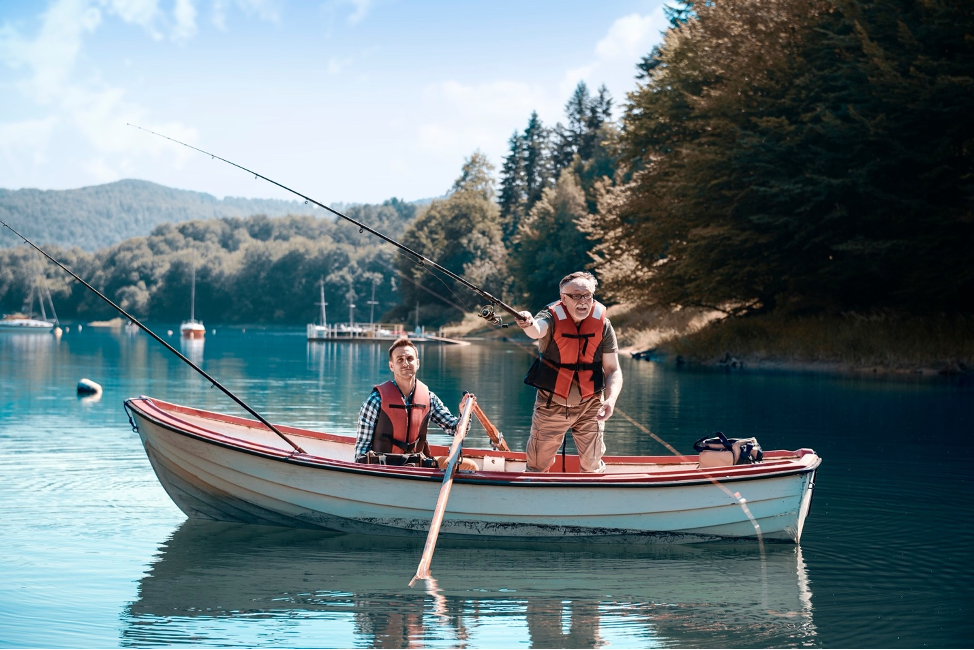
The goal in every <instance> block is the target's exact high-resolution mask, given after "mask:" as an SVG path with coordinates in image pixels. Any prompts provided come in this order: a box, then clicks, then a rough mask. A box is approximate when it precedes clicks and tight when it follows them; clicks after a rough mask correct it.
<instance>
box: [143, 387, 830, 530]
mask: <svg viewBox="0 0 974 650" xmlns="http://www.w3.org/2000/svg"><path fill="white" fill-rule="evenodd" d="M127 405H128V406H129V409H130V411H131V413H132V414H133V416H134V421H135V423H136V425H137V429H138V431H139V434H140V436H141V438H142V442H143V444H144V445H145V449H146V453H147V454H148V457H149V460H150V461H151V463H152V466H153V468H154V469H155V471H156V474H157V475H158V477H159V480H160V481H161V482H162V484H163V486H164V487H165V489H166V491H167V492H168V493H169V495H170V497H171V498H172V499H173V501H174V502H175V503H176V504H177V505H178V506H179V507H180V509H182V510H183V512H185V513H186V514H187V515H188V516H190V517H201V518H206V519H215V520H223V521H236V522H246V523H255V524H269V525H278V526H292V527H302V528H323V529H329V530H336V531H341V532H348V533H365V534H379V535H422V536H425V535H426V532H427V530H428V528H429V522H430V518H431V515H432V511H433V506H434V505H435V503H436V500H437V495H438V493H439V488H440V484H441V482H442V477H443V473H442V471H441V470H436V469H420V468H401V467H395V468H393V467H386V466H369V465H360V464H356V463H354V462H351V461H352V458H351V453H352V452H351V450H352V443H353V442H354V441H353V440H352V439H351V438H343V437H339V436H330V435H328V434H317V436H318V437H314V435H313V432H302V431H300V430H294V429H287V428H284V429H282V430H283V431H285V432H286V433H287V434H288V435H289V437H292V438H293V439H294V440H295V441H297V442H298V443H299V444H300V446H302V448H304V449H305V450H306V451H307V452H308V453H306V454H295V453H292V451H293V450H291V449H290V448H289V447H288V446H287V445H286V443H284V441H282V440H280V439H279V438H277V440H276V442H275V440H274V438H276V436H274V434H272V433H270V432H268V431H266V430H261V429H259V428H257V427H258V426H259V425H258V424H257V423H253V424H250V425H249V426H243V425H242V424H240V423H245V422H247V421H245V420H240V419H234V422H228V421H226V420H220V419H209V418H207V417H206V416H204V415H201V414H204V413H205V412H201V411H193V410H191V409H184V410H185V411H186V412H185V413H179V412H174V411H172V410H171V409H170V408H169V407H170V406H171V405H166V404H165V403H160V402H157V401H155V400H147V399H140V400H129V402H127ZM176 408H180V407H176ZM211 415H213V416H214V417H215V418H226V417H228V416H219V415H218V414H211ZM269 433H270V436H271V437H270V438H268V435H267V434H269ZM303 434H308V435H303ZM312 443H313V444H312ZM312 449H314V451H312ZM805 451H808V453H804V454H802V455H797V454H798V453H799V452H791V453H793V454H796V456H795V457H794V459H793V460H789V461H780V462H777V464H778V465H779V467H777V469H772V467H773V465H771V464H769V465H768V466H767V469H765V468H760V470H759V471H755V469H754V468H759V466H757V465H754V466H737V467H729V468H718V469H710V470H706V472H709V473H704V471H702V470H698V469H696V468H695V463H693V462H677V463H672V462H671V463H670V464H669V466H667V467H662V468H661V469H660V471H658V472H656V473H655V474H654V473H653V472H652V471H649V469H651V467H650V466H649V465H646V464H645V463H644V466H640V468H639V471H634V472H626V471H624V470H625V467H624V466H631V465H632V463H631V461H632V460H633V459H623V461H622V462H620V463H615V464H616V465H619V467H613V465H614V463H613V459H611V458H608V459H606V460H607V463H608V464H609V467H610V472H613V473H609V474H606V475H584V474H527V473H524V472H522V471H505V472H497V471H480V472H476V473H470V474H460V475H458V476H457V478H456V480H455V483H454V486H453V492H452V493H451V496H450V501H449V505H448V509H447V513H446V516H445V518H444V521H443V525H442V532H441V534H442V535H445V536H460V537H489V538H504V539H510V540H522V539H537V538H539V537H543V538H548V539H551V540H553V541H554V540H559V541H570V540H578V541H588V542H592V541H597V542H622V543H632V542H667V541H675V542H689V541H705V540H711V539H715V538H726V537H731V538H739V537H756V536H757V535H758V531H760V534H761V536H762V537H763V538H764V539H777V540H785V541H793V542H797V541H798V540H799V539H800V537H801V531H802V525H803V522H804V519H805V517H806V516H807V514H808V508H809V504H810V501H811V495H812V487H813V481H814V475H815V470H816V469H817V467H818V465H819V463H820V459H819V458H818V457H817V456H816V455H815V454H814V453H811V452H810V450H805ZM434 453H437V451H436V450H435V449H434ZM771 453H772V454H773V453H788V452H771ZM478 454H480V456H478ZM484 456H495V457H496V456H501V457H503V458H504V459H505V460H506V464H507V466H508V468H514V469H515V470H518V469H520V468H522V467H523V454H517V453H513V452H493V451H488V450H467V451H466V452H465V457H468V458H471V459H472V460H474V461H475V462H477V461H478V460H479V461H480V462H478V464H479V465H482V464H483V463H484V458H483V457H484ZM570 458H571V457H570ZM680 458H681V459H694V458H695V457H680ZM575 462H576V463H577V459H576V460H575ZM647 468H648V469H647ZM620 469H622V470H623V471H613V470H620ZM735 494H736V495H739V496H735ZM741 498H743V499H744V506H742V503H741V500H740V499H741ZM749 515H750V516H749ZM752 517H753V520H752ZM755 524H757V526H758V527H756V526H755Z"/></svg>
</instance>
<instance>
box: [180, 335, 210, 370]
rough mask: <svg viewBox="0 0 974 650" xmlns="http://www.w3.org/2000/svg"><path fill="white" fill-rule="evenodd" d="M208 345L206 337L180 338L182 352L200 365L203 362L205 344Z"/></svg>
mask: <svg viewBox="0 0 974 650" xmlns="http://www.w3.org/2000/svg"><path fill="white" fill-rule="evenodd" d="M204 345H206V339H202V338H198V339H188V338H180V339H179V351H180V352H182V354H183V356H184V357H186V358H187V359H189V360H190V361H192V362H193V363H195V364H196V365H200V364H201V363H203V346H204Z"/></svg>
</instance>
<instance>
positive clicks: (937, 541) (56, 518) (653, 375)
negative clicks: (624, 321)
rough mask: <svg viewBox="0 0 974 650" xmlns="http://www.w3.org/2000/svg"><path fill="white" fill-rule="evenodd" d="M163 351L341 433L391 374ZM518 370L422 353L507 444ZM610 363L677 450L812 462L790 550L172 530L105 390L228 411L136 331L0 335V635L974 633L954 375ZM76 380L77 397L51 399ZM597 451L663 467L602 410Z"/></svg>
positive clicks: (262, 403) (379, 365)
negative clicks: (417, 575) (803, 456)
mask: <svg viewBox="0 0 974 650" xmlns="http://www.w3.org/2000/svg"><path fill="white" fill-rule="evenodd" d="M160 329H162V330H164V329H166V327H165V326H161V327H160ZM173 329H176V328H173ZM170 340H171V341H172V342H173V344H174V345H176V346H177V347H178V346H179V343H178V340H177V338H175V337H173V338H172V339H170ZM186 353H187V356H191V357H192V358H194V359H199V360H200V362H201V363H202V365H203V367H204V369H205V370H207V372H209V373H210V374H212V375H213V376H214V377H216V378H217V379H218V380H220V381H222V382H223V383H224V384H225V385H226V386H227V387H228V388H229V389H230V390H232V391H234V392H235V393H236V394H238V395H239V396H240V397H241V398H243V399H244V400H245V401H247V402H248V403H249V404H251V406H253V407H254V408H256V409H257V410H258V411H259V412H260V413H261V414H262V415H264V416H265V417H267V418H268V419H270V420H272V421H275V422H282V423H287V424H292V425H297V426H305V427H310V428H315V429H322V430H326V431H331V432H335V433H343V434H353V433H354V426H355V419H356V415H357V410H358V407H359V405H360V404H361V402H362V400H363V399H364V398H365V396H366V394H367V393H368V391H369V389H370V388H371V386H372V385H373V384H375V383H377V382H378V381H380V380H382V379H384V378H386V377H387V376H388V374H389V373H388V366H387V364H386V359H387V356H386V352H385V348H384V347H379V346H375V345H347V344H346V345H340V344H333V343H328V344H320V343H319V344H308V343H307V342H306V341H305V340H304V332H303V330H301V331H298V330H255V329H247V330H246V331H242V330H241V329H239V328H237V329H218V330H217V332H216V334H215V335H213V334H210V335H208V336H207V339H206V341H205V344H204V346H203V347H202V348H192V349H189V348H187V349H186ZM529 362H530V358H529V356H528V351H527V350H526V349H525V347H523V346H518V345H515V344H514V343H511V342H492V343H485V342H484V343H478V344H475V345H472V346H469V347H454V346H443V347H440V346H433V345H429V346H427V347H426V348H425V349H424V350H423V351H422V368H421V370H420V376H421V378H422V379H424V381H426V382H427V383H428V384H430V386H431V387H432V389H433V390H434V391H436V392H437V393H438V394H439V395H440V396H441V397H442V398H443V399H444V401H445V402H446V403H447V404H450V405H455V404H457V403H458V401H459V398H460V395H461V392H462V391H463V390H470V391H473V392H474V393H475V394H476V395H477V397H478V401H479V402H480V404H481V405H482V406H483V408H484V410H485V411H486V412H487V414H488V415H489V416H490V418H491V419H492V420H493V421H494V422H495V423H496V424H497V425H498V426H499V427H500V428H501V430H502V431H503V432H504V433H505V436H506V437H507V439H508V441H509V442H510V444H511V446H512V448H514V449H523V448H524V442H525V440H526V439H527V434H528V429H529V426H530V413H531V404H532V401H533V395H532V393H531V390H530V389H529V388H528V387H526V386H524V385H523V384H522V383H521V379H522V377H523V375H524V372H525V370H526V368H527V366H528V364H529ZM622 367H623V371H624V373H625V379H626V384H625V388H624V390H623V396H622V398H621V399H620V401H619V407H620V409H621V410H622V411H624V412H625V413H627V414H629V415H630V416H632V417H633V418H634V419H635V420H636V421H638V422H640V423H641V424H642V425H644V427H646V428H647V429H648V430H650V431H652V432H653V433H655V434H657V435H658V436H660V437H661V438H663V439H664V440H666V441H667V442H669V443H671V444H672V445H674V446H675V447H677V448H678V449H680V450H681V451H683V452H690V450H691V448H692V443H693V441H694V440H696V439H697V438H699V437H701V436H703V435H705V434H708V433H710V432H712V431H715V430H722V431H724V432H725V433H727V434H728V435H733V436H738V437H740V436H751V435H754V436H757V438H758V440H759V441H760V442H761V444H762V446H763V447H764V448H765V449H796V448H799V447H812V448H814V449H815V450H816V451H817V452H818V453H819V454H820V455H821V456H822V457H823V459H824V461H823V465H822V467H821V469H820V471H819V474H818V478H817V482H816V496H815V500H814V502H813V505H812V510H811V514H810V515H809V518H808V520H807V522H806V525H805V532H804V536H803V538H802V542H801V545H800V546H794V545H784V544H767V545H765V547H764V552H761V549H759V547H758V545H757V543H729V544H728V543H718V544H700V545H669V546H657V547H653V546H649V547H623V548H613V549H605V548H601V547H586V546H579V545H567V546H557V545H551V544H544V543H538V544H535V545H511V544H506V545H503V546H498V545H491V544H486V543H477V544H469V543H466V544H465V543H457V542H453V543H451V542H447V541H444V542H441V545H440V546H438V548H437V551H436V555H435V556H434V558H433V566H432V573H433V575H434V576H435V578H436V584H435V585H432V584H431V585H428V586H425V587H422V586H420V587H417V588H412V589H411V588H409V587H408V586H407V583H408V582H409V579H410V578H411V577H412V575H413V572H414V571H415V568H416V564H417V562H418V560H419V557H420V555H421V553H422V542H421V541H420V542H415V541H408V540H388V539H369V538H360V537H356V536H346V535H331V534H328V533H322V532H312V531H301V530H290V529H280V528H273V527H262V526H248V525H235V524H219V523H207V522H199V521H189V520H187V519H186V517H185V516H184V515H183V514H182V513H181V512H180V511H179V510H178V509H177V508H176V506H175V505H173V503H172V502H171V501H170V500H169V498H168V496H167V495H166V494H165V492H164V491H163V489H162V487H161V486H160V485H159V483H158V481H157V480H156V478H155V475H154V474H153V472H152V469H151V467H150V465H149V462H148V460H147V459H146V456H145V453H144V451H143V449H142V445H141V443H140V441H139V437H138V435H137V434H136V433H134V432H133V431H132V429H131V427H130V426H129V423H128V421H127V419H126V416H125V414H124V412H123V410H122V401H123V400H124V399H125V398H127V397H132V396H137V395H141V394H145V395H151V396H154V397H158V398H162V399H165V400H169V401H173V402H178V403H185V404H189V405H193V406H199V407H204V408H208V409H213V410H222V411H226V412H231V413H240V411H239V409H237V407H236V405H234V404H233V403H232V402H231V401H230V400H228V399H227V398H226V397H225V396H224V395H223V394H222V393H220V392H219V391H218V390H215V389H213V388H210V387H208V386H207V385H206V384H205V382H204V380H203V379H202V378H201V377H199V376H198V375H196V374H195V373H194V372H193V371H192V370H191V369H190V368H188V367H187V366H185V365H184V364H182V362H180V361H179V360H178V359H176V358H175V356H174V355H172V354H171V353H169V352H167V351H166V350H165V349H164V348H162V346H160V345H159V344H158V343H156V342H155V341H152V340H151V339H149V338H148V337H147V336H146V335H145V334H143V333H139V334H134V335H130V334H125V333H123V332H110V331H106V330H95V329H91V328H85V329H84V330H83V331H82V332H80V333H79V332H77V331H76V328H72V329H71V331H70V332H68V333H66V334H65V335H64V336H63V337H62V338H61V339H60V341H56V340H55V339H54V338H53V337H51V336H48V335H37V334H10V333H2V334H0V494H2V498H0V524H2V525H0V576H2V580H0V646H3V647H81V648H85V647H113V646H133V647H145V646H155V645H160V646H179V645H194V646H258V645H259V646H266V647H273V646H285V647H312V646H313V647H406V646H411V647H433V648H446V647H461V646H462V647H468V648H492V647H508V648H509V647H525V648H562V647H578V648H588V647H605V646H612V647H640V648H641V647H700V646H707V647H769V646H775V647H805V646H808V647H965V646H970V645H971V644H972V643H974V611H972V604H974V561H972V560H974V558H972V549H974V541H972V539H974V537H972V532H974V523H972V522H974V487H972V481H971V475H972V470H971V463H970V461H969V458H970V457H971V451H970V450H968V449H967V448H966V444H967V443H968V442H969V440H970V439H971V437H972V436H971V434H972V433H974V385H972V383H971V382H969V381H966V382H965V381H960V380H947V379H933V380H931V379H920V378H916V379H913V378H909V379H898V380H889V379H886V380H882V379H874V378H871V377H870V378H848V377H846V378H840V377H829V376H821V375H802V374H785V373H777V374H767V373H765V374H762V373H757V372H752V371H744V372H737V373H733V374H723V373H713V372H688V371H677V370H675V369H669V368H666V367H663V366H660V365H657V364H653V363H649V362H644V361H632V360H630V359H628V358H624V359H622ZM81 377H88V378H90V379H92V380H94V381H96V382H98V383H100V384H102V386H104V393H103V395H102V396H101V397H100V399H97V400H92V399H90V398H86V399H81V398H78V397H77V396H76V395H75V384H76V383H77V381H78V379H80V378H81ZM440 436H442V434H439V436H434V437H435V438H436V439H437V440H440V441H444V440H446V437H445V436H443V437H440ZM606 439H607V445H608V447H609V453H610V454H664V453H667V452H666V451H665V450H664V449H663V448H662V447H661V446H660V445H659V444H658V443H657V442H655V441H654V440H653V439H652V438H651V437H650V436H648V435H647V434H646V433H645V432H644V431H642V430H640V428H638V427H636V426H634V425H632V424H630V423H628V422H627V421H626V420H624V419H623V418H621V417H614V418H613V419H612V420H611V421H610V422H609V424H608V427H607V430H606ZM470 440H471V443H472V444H476V445H484V444H486V435H485V434H484V433H483V431H482V430H481V429H479V427H475V429H474V430H473V432H472V434H471V438H470ZM431 505H432V504H431Z"/></svg>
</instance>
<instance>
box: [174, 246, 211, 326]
mask: <svg viewBox="0 0 974 650" xmlns="http://www.w3.org/2000/svg"><path fill="white" fill-rule="evenodd" d="M190 287H191V288H190V301H189V320H184V321H183V323H182V325H180V326H179V335H180V336H182V337H183V338H184V339H201V338H203V337H204V336H206V327H204V326H203V323H201V322H200V321H198V320H196V253H195V252H194V253H193V279H192V282H191V284H190Z"/></svg>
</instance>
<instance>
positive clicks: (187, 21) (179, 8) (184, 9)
mask: <svg viewBox="0 0 974 650" xmlns="http://www.w3.org/2000/svg"><path fill="white" fill-rule="evenodd" d="M173 16H174V17H175V19H176V25H175V27H173V30H172V37H173V40H174V41H188V40H189V39H191V38H193V37H194V36H196V7H194V6H193V2H192V0H176V8H175V9H174V10H173Z"/></svg>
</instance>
